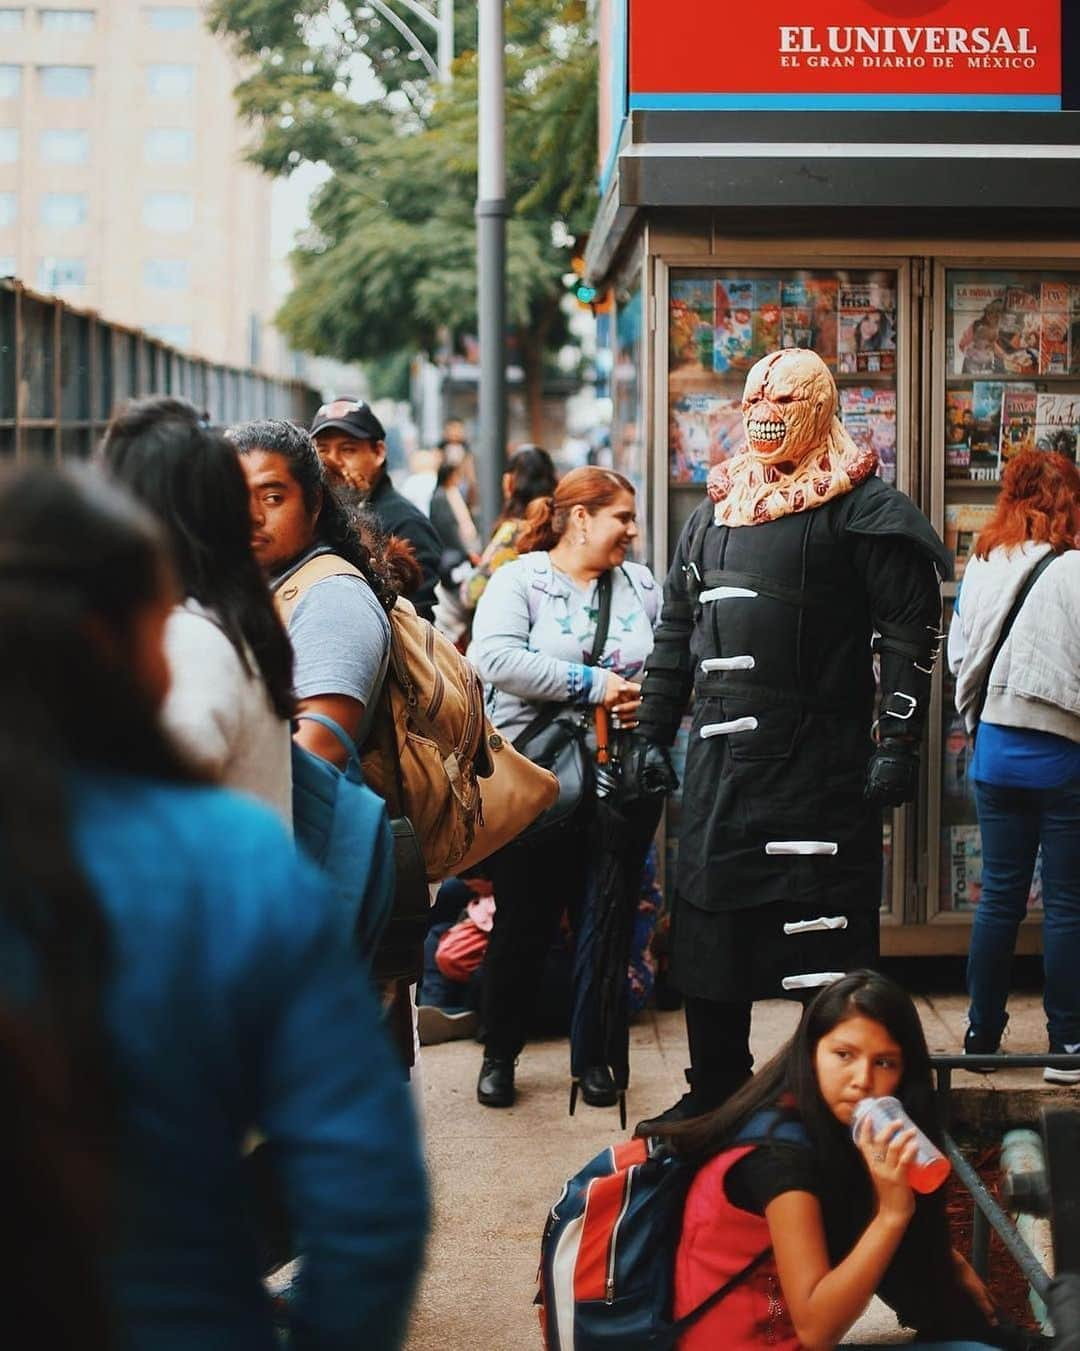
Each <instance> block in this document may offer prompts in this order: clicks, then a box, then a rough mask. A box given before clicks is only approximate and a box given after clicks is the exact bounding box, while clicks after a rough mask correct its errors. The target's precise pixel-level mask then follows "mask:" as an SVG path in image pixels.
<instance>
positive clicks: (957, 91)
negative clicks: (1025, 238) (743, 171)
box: [630, 0, 1062, 109]
mask: <svg viewBox="0 0 1080 1351" xmlns="http://www.w3.org/2000/svg"><path fill="white" fill-rule="evenodd" d="M1061 5H1062V0H1024V3H1019V4H1018V3H1017V0H813V2H812V3H808V0H764V3H759V4H754V3H742V2H741V0H739V2H735V0H733V2H732V3H719V2H718V0H630V103H631V107H688V106H689V107H710V106H711V107H779V108H783V107H804V108H805V107H911V108H918V107H938V108H953V107H955V108H964V107H985V108H1018V109H1019V108H1044V109H1049V108H1056V107H1059V106H1060V94H1061ZM635 96H639V97H635Z"/></svg>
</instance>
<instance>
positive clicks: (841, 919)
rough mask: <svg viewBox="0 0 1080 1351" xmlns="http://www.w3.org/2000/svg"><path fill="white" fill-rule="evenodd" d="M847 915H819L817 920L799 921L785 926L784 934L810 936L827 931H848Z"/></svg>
mask: <svg viewBox="0 0 1080 1351" xmlns="http://www.w3.org/2000/svg"><path fill="white" fill-rule="evenodd" d="M846 928H847V915H819V916H818V917H817V919H798V920H793V921H792V923H790V924H785V925H784V933H786V934H788V935H790V934H810V933H820V932H821V931H823V930H826V929H846Z"/></svg>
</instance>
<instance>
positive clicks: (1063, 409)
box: [1035, 393, 1080, 462]
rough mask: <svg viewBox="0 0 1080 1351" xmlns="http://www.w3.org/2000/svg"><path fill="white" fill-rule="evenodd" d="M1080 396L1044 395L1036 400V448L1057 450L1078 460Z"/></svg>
mask: <svg viewBox="0 0 1080 1351" xmlns="http://www.w3.org/2000/svg"><path fill="white" fill-rule="evenodd" d="M1078 445H1080V394H1047V393H1040V394H1038V395H1037V396H1036V400H1035V449H1036V450H1056V451H1058V452H1059V454H1061V455H1064V456H1065V458H1066V459H1069V460H1072V461H1074V462H1077V461H1078V456H1077V446H1078Z"/></svg>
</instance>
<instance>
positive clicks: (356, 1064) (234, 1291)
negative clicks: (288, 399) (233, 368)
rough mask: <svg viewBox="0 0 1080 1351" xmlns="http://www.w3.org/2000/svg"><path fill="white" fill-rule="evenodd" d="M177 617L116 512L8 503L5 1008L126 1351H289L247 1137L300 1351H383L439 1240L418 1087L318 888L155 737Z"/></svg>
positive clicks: (66, 484) (40, 475)
mask: <svg viewBox="0 0 1080 1351" xmlns="http://www.w3.org/2000/svg"><path fill="white" fill-rule="evenodd" d="M174 601H175V583H174V582H173V580H172V575H171V569H170V568H169V565H168V563H167V561H166V559H165V556H164V553H163V549H162V545H161V542H160V539H159V536H158V532H157V528H156V527H155V526H154V525H153V524H152V522H151V521H150V519H149V517H147V516H145V515H144V514H143V512H142V510H141V509H140V508H138V507H137V506H136V505H135V504H134V502H132V501H131V500H130V499H129V498H128V497H127V496H126V495H125V494H122V493H121V492H120V490H118V489H116V488H115V487H112V486H110V485H108V484H106V483H105V482H104V481H103V480H102V479H100V478H98V477H97V476H95V475H92V474H88V473H85V472H84V473H78V474H76V473H72V472H62V471H58V470H55V469H50V468H47V467H44V466H34V467H26V468H20V469H15V470H13V471H8V472H7V473H6V474H4V476H3V477H2V478H0V701H2V704H0V706H2V707H3V709H4V718H3V721H2V723H0V858H2V859H3V871H2V874H0V878H2V886H0V996H2V998H3V1001H4V1004H5V1006H6V1009H7V1010H8V1012H9V1013H11V1014H13V1015H14V1017H15V1018H17V1019H19V1020H20V1021H22V1022H23V1024H25V1025H26V1026H27V1027H28V1028H29V1029H31V1030H32V1031H31V1033H30V1035H33V1036H34V1037H35V1038H37V1039H38V1040H39V1041H41V1042H42V1043H43V1044H44V1045H45V1046H46V1047H47V1049H48V1052H49V1056H50V1058H49V1059H48V1060H43V1062H42V1063H43V1064H55V1066H56V1069H57V1073H56V1076H55V1081H54V1083H53V1084H52V1088H53V1095H54V1102H55V1104H56V1116H57V1122H56V1123H54V1124H56V1125H58V1126H60V1127H62V1128H63V1130H64V1132H65V1133H66V1134H67V1135H68V1136H69V1137H70V1138H72V1139H74V1140H75V1141H76V1142H77V1144H78V1146H79V1148H80V1150H81V1151H82V1152H83V1154H84V1155H85V1156H86V1158H87V1159H88V1160H89V1161H90V1163H91V1164H92V1171H93V1172H95V1173H96V1175H97V1177H98V1178H99V1179H101V1180H102V1184H103V1185H102V1191H103V1193H104V1194H105V1195H106V1196H107V1197H108V1208H107V1211H108V1213H107V1216H103V1217H102V1219H101V1225H100V1242H101V1254H100V1257H101V1262H100V1271H101V1283H102V1286H103V1289H104V1293H105V1298H106V1302H107V1304H108V1305H109V1306H110V1308H111V1311H112V1315H113V1318H114V1321H115V1328H116V1344H117V1346H118V1347H123V1348H125V1351H191V1348H194V1347H198V1348H199V1351H274V1348H275V1347H276V1346H277V1341H276V1337H275V1332H274V1329H273V1325H272V1318H271V1310H270V1305H269V1302H268V1300H267V1297H266V1295H265V1293H264V1291H263V1288H262V1284H261V1281H260V1270H259V1262H258V1251H257V1242H256V1234H255V1232H254V1228H253V1223H252V1218H251V1198H250V1197H249V1196H248V1195H247V1186H246V1178H245V1172H244V1167H243V1158H244V1143H245V1139H246V1138H247V1136H248V1134H249V1132H250V1131H251V1130H252V1129H253V1128H257V1129H258V1130H260V1131H261V1132H262V1134H263V1135H264V1136H266V1137H267V1139H268V1140H269V1142H270V1145H271V1147H272V1149H273V1151H274V1158H275V1164H276V1169H277V1173H278V1176H279V1178H280V1180H281V1183H282V1189H283V1192H284V1195H285V1198H286V1204H287V1207H288V1210H289V1217H290V1220H291V1223H292V1226H293V1229H294V1233H295V1235H296V1241H297V1249H298V1251H299V1252H300V1254H301V1256H302V1269H301V1274H300V1276H299V1279H298V1282H297V1285H296V1287H295V1289H296V1302H295V1306H294V1309H293V1311H292V1340H291V1345H292V1346H293V1347H294V1348H310V1349H314V1348H320V1349H322V1348H327V1349H329V1348H333V1349H334V1351H337V1349H338V1348H340V1349H341V1351H345V1348H350V1351H351V1349H352V1348H355V1347H356V1346H359V1345H363V1346H364V1347H365V1348H373V1347H378V1348H383V1351H390V1348H393V1347H396V1346H398V1345H400V1340H401V1337H402V1335H403V1327H404V1322H405V1317H406V1314H407V1310H408V1304H409V1300H410V1296H411V1292H412V1288H413V1284H414V1280H415V1277H416V1272H417V1269H418V1265H419V1261H420V1255H421V1247H422V1240H423V1233H424V1228H425V1221H426V1197H425V1186H424V1177H423V1170H422V1166H421V1163H420V1158H419V1150H418V1145H417V1137H416V1127H415V1123H414V1121H413V1118H412V1113H411V1110H410V1105H409V1101H408V1091H407V1086H406V1085H405V1083H404V1082H403V1080H402V1078H401V1075H400V1072H399V1071H398V1070H397V1069H396V1067H395V1065H394V1061H393V1058H392V1055H391V1052H390V1050H389V1048H388V1046H387V1044H386V1042H385V1040H384V1038H383V1035H382V1033H381V1031H380V1029H379V1020H378V1014H377V1010H376V1006H375V1000H374V997H373V995H372V992H371V990H370V989H369V988H368V985H367V982H366V979H365V977H364V975H363V974H362V972H361V970H360V968H359V966H358V965H357V962H356V960H355V957H354V956H353V954H352V952H351V949H350V948H349V946H348V944H347V941H346V939H345V937H344V935H343V934H342V933H341V926H340V925H339V924H338V923H337V922H336V920H335V916H334V914H333V902H332V899H331V896H330V894H329V893H328V890H327V888H326V887H325V885H324V884H323V882H322V880H321V879H320V878H319V877H318V876H317V875H316V874H315V872H314V871H313V870H312V869H310V868H309V867H308V866H307V865H306V864H305V863H303V862H302V861H301V860H300V859H299V858H297V856H296V854H295V852H294V850H293V848H292V846H291V843H290V841H289V840H288V838H287V836H286V834H285V832H284V829H283V828H282V826H281V825H280V824H279V823H278V822H277V821H276V820H275V819H274V818H273V816H272V814H271V813H270V812H269V811H267V810H266V809H264V808H263V807H261V806H259V805H258V804H256V803H254V802H251V801H248V800H245V799H242V798H240V797H237V796H234V795H232V794H231V793H228V792H225V791H223V790H219V789H216V788H211V787H205V786H202V785H201V784H199V783H198V782H196V781H195V776H194V775H193V774H192V773H191V772H190V771H189V770H188V769H187V768H186V766H185V765H184V764H183V763H182V762H181V760H180V759H179V757H178V755H177V754H176V752H175V751H174V750H173V749H172V747H171V746H170V745H169V743H168V742H167V740H166V739H165V736H164V734H163V733H162V732H161V731H160V728H159V723H158V714H159V710H160V707H161V704H162V701H163V699H164V696H165V694H166V691H167V689H168V682H169V673H168V665H167V662H166V659H165V655H164V652H163V643H162V638H163V633H164V629H165V625H166V621H167V619H168V616H169V613H170V610H171V608H172V606H173V604H174ZM7 1162H8V1165H9V1168H13V1169H18V1167H19V1160H18V1159H8V1160H7ZM64 1276H65V1273H64V1272H63V1271H60V1272H56V1273H54V1279H55V1280H56V1281H58V1282H59V1283H60V1286H61V1287H62V1286H63V1281H64ZM80 1297H81V1296H80Z"/></svg>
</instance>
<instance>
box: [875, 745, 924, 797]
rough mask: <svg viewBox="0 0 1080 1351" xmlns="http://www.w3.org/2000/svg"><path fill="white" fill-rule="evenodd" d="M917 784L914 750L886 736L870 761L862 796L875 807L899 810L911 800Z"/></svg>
mask: <svg viewBox="0 0 1080 1351" xmlns="http://www.w3.org/2000/svg"><path fill="white" fill-rule="evenodd" d="M918 781H919V748H918V746H917V745H916V744H915V743H914V742H912V741H906V740H904V739H903V738H902V737H895V736H887V737H885V738H884V740H883V741H881V742H880V744H879V745H878V748H877V750H875V751H874V753H873V755H872V756H871V757H870V763H869V765H867V767H866V788H865V789H864V791H863V796H864V797H865V798H866V800H867V801H868V802H873V803H875V804H876V805H877V806H879V807H899V806H900V805H901V804H902V803H904V802H910V801H911V800H912V799H913V798H914V796H915V788H916V786H917V784H918Z"/></svg>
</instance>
